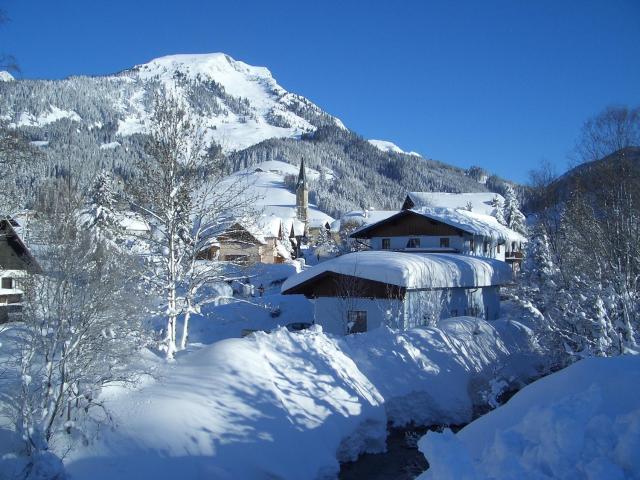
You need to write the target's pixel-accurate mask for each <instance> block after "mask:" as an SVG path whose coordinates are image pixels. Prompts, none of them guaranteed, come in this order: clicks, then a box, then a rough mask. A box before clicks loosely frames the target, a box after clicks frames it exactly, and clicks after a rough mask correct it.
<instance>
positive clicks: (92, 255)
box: [3, 199, 146, 468]
mask: <svg viewBox="0 0 640 480" xmlns="http://www.w3.org/2000/svg"><path fill="white" fill-rule="evenodd" d="M79 206H80V202H79V201H76V200H75V199H68V201H62V202H60V203H58V204H56V205H55V206H54V207H53V208H52V209H51V210H49V211H47V212H45V213H46V216H44V217H43V218H44V220H43V223H41V224H40V228H41V229H42V232H41V234H42V236H43V237H45V238H46V239H47V243H46V245H42V246H41V247H40V248H39V255H38V258H39V261H40V264H41V265H42V269H43V273H42V274H40V275H33V276H32V277H31V278H29V279H28V280H27V281H26V284H25V301H24V310H23V313H22V320H23V322H22V327H21V328H20V330H19V336H20V340H19V342H17V352H16V355H15V358H14V359H13V360H12V361H13V362H15V365H14V367H15V371H17V372H18V378H17V379H16V380H17V381H16V382H15V388H13V389H10V390H9V393H8V396H9V397H10V398H9V401H5V402H3V406H4V409H5V411H4V412H3V413H4V414H5V415H8V416H10V418H12V419H13V421H14V424H15V429H16V432H17V433H18V434H19V435H20V436H21V437H22V438H23V440H24V442H25V451H26V454H28V455H29V456H31V458H32V459H34V461H36V460H37V458H38V456H39V455H40V454H41V453H42V452H45V451H47V450H49V448H50V447H51V446H52V444H53V443H55V441H56V439H57V438H58V437H59V436H61V435H65V434H67V435H69V434H71V433H75V434H79V435H80V436H81V437H82V436H84V435H85V431H86V430H85V429H83V428H82V424H83V422H85V421H99V419H100V418H101V417H102V418H103V419H108V418H109V416H108V412H106V410H104V406H103V405H102V403H101V402H100V400H99V399H98V395H99V393H100V390H101V389H102V388H103V387H104V386H106V385H110V384H114V383H118V384H127V383H130V382H133V381H135V377H136V376H135V374H134V373H133V372H132V370H131V369H130V368H129V365H128V364H129V362H128V358H130V357H131V355H132V353H133V352H135V350H136V349H137V348H139V347H140V346H141V345H142V344H143V343H144V341H145V338H146V336H145V334H144V329H143V327H142V323H141V318H140V316H139V314H138V313H137V312H140V306H141V305H143V301H142V295H141V292H140V291H139V289H138V285H137V280H136V278H135V276H136V274H135V263H132V262H129V259H128V258H126V257H124V256H122V255H121V254H119V253H118V255H117V256H115V255H114V253H115V252H114V251H111V250H110V249H109V247H108V245H106V244H104V243H102V242H100V241H99V240H97V239H96V237H95V236H94V235H93V234H92V232H90V231H88V230H83V229H81V228H79V226H78V224H79V222H78V219H77V214H76V212H77V209H78V207H79ZM96 409H99V410H101V411H102V415H93V414H92V413H91V412H93V411H94V410H96ZM76 436H77V435H76ZM68 438H69V439H70V438H71V437H68ZM65 443H66V442H65ZM34 468H35V467H34Z"/></svg>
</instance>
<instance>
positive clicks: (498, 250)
mask: <svg viewBox="0 0 640 480" xmlns="http://www.w3.org/2000/svg"><path fill="white" fill-rule="evenodd" d="M496 248H497V250H496V252H498V253H500V244H498V246H497V247H496Z"/></svg>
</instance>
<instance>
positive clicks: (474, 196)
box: [402, 192, 504, 215]
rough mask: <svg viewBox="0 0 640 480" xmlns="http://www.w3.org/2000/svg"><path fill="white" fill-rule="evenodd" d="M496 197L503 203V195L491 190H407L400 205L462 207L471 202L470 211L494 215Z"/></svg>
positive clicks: (408, 208) (407, 207)
mask: <svg viewBox="0 0 640 480" xmlns="http://www.w3.org/2000/svg"><path fill="white" fill-rule="evenodd" d="M495 198H497V199H498V200H500V201H501V202H502V204H503V205H504V197H503V196H502V195H500V194H499V193H493V192H473V193H448V192H409V193H407V196H406V198H405V201H404V203H403V205H402V209H403V210H410V209H412V208H421V207H441V208H462V209H466V208H467V205H468V204H471V208H472V211H473V212H475V213H482V214H484V215H494V214H495V210H496V209H495V207H494V206H493V200H494V199H495Z"/></svg>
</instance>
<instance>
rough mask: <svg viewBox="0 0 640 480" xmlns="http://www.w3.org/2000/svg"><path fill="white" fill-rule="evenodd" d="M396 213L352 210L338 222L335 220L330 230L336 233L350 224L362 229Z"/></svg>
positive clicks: (392, 211)
mask: <svg viewBox="0 0 640 480" xmlns="http://www.w3.org/2000/svg"><path fill="white" fill-rule="evenodd" d="M396 213H398V210H353V211H351V212H347V213H345V214H344V215H342V217H341V218H340V220H336V221H335V222H333V223H332V224H331V229H332V230H335V231H338V230H340V228H341V227H342V226H343V225H346V224H351V225H357V226H359V227H363V226H365V225H371V224H374V223H378V222H380V221H381V220H385V219H387V218H389V217H390V216H392V215H395V214H396Z"/></svg>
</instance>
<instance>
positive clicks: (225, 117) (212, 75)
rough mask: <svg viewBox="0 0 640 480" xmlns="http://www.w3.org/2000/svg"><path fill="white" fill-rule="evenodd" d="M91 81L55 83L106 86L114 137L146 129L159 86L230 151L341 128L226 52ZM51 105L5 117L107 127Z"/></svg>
mask: <svg viewBox="0 0 640 480" xmlns="http://www.w3.org/2000/svg"><path fill="white" fill-rule="evenodd" d="M10 79H12V78H9V77H6V78H5V77H2V80H10ZM91 80H92V79H90V78H86V77H74V78H71V79H67V80H63V81H61V82H55V83H57V84H58V85H60V86H64V84H65V83H67V84H69V86H71V85H73V84H76V83H80V84H86V83H89V84H91V83H102V87H106V88H104V89H105V90H107V91H109V92H110V93H115V94H112V95H108V96H107V97H106V98H103V99H102V101H101V102H99V104H102V105H98V106H99V108H100V110H103V109H108V110H111V111H112V113H115V118H110V119H109V120H111V121H114V120H115V122H116V130H115V132H113V133H114V137H125V136H130V135H133V134H136V133H144V132H145V130H146V129H145V124H146V123H147V121H148V118H149V115H150V113H151V112H150V101H149V93H150V92H151V91H152V90H153V89H155V88H157V87H158V85H164V86H165V88H166V89H167V90H169V91H171V92H173V93H175V94H176V95H177V96H179V97H181V98H183V99H184V101H185V103H186V105H188V107H189V110H190V112H191V114H192V115H193V117H194V119H195V120H197V121H198V122H199V123H200V124H202V125H203V126H205V127H206V128H207V129H208V133H209V136H210V139H211V140H214V141H215V142H216V143H218V144H220V145H221V146H222V147H223V150H225V151H234V150H241V149H243V148H247V147H248V146H250V145H254V144H256V143H258V142H260V141H262V140H265V139H267V138H282V137H285V138H295V137H300V135H302V134H304V133H309V132H312V131H314V130H315V129H316V128H317V127H318V126H320V125H325V124H332V125H335V126H338V127H340V128H344V126H343V124H342V122H340V120H338V119H336V118H334V117H332V116H331V115H329V114H327V113H326V112H324V111H322V110H321V109H320V108H319V107H318V106H316V105H315V104H313V103H312V102H310V101H309V100H307V99H306V98H304V97H301V96H299V95H296V94H293V93H289V92H287V91H286V90H285V89H284V88H282V87H281V86H280V85H278V83H277V82H276V81H275V79H274V78H273V76H272V75H271V72H269V70H268V69H266V68H264V67H254V66H251V65H247V64H246V63H244V62H240V61H237V60H234V59H233V58H231V57H230V56H228V55H225V54H223V53H212V54H199V55H171V56H167V57H161V58H157V59H155V60H152V61H150V62H149V63H145V64H142V65H137V66H135V67H133V68H131V69H129V70H126V71H123V72H120V73H118V74H115V75H110V76H107V77H102V78H101V79H95V81H94V82H92V81H91ZM100 80H102V81H100ZM105 80H106V81H107V82H108V83H106V84H105V82H104V81H105ZM28 83H31V82H28ZM80 86H82V85H80ZM17 88H18V89H19V87H17ZM81 90H82V89H81ZM114 90H117V92H114ZM51 100H52V101H49V102H45V103H44V104H42V105H37V104H35V103H26V104H25V103H24V102H20V103H18V104H16V103H13V104H6V103H5V104H4V105H3V109H2V110H3V111H2V114H3V118H5V119H6V120H9V121H10V122H12V123H13V125H16V126H36V127H38V126H40V127H41V126H44V125H47V124H49V123H52V122H54V121H56V120H59V119H62V118H68V119H70V120H72V121H74V122H77V123H80V124H83V125H84V126H87V127H93V128H95V127H101V126H102V125H104V120H105V118H102V117H103V116H104V115H99V113H101V112H92V111H91V110H90V109H85V108H82V107H83V106H82V105H81V104H80V105H69V102H67V101H65V100H66V99H65V98H64V97H62V98H60V97H59V96H58V98H53V99H51ZM96 113H98V115H96ZM112 141H115V138H114V139H113V140H112Z"/></svg>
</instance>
